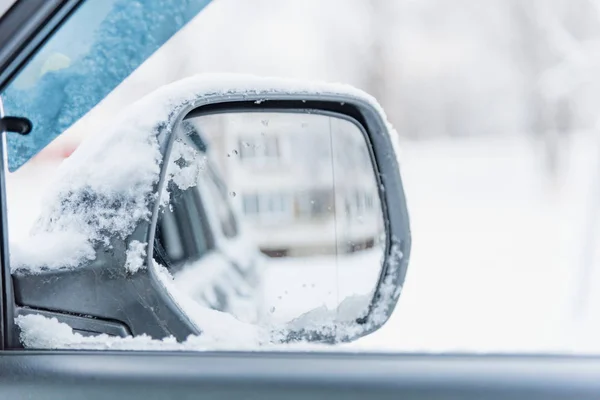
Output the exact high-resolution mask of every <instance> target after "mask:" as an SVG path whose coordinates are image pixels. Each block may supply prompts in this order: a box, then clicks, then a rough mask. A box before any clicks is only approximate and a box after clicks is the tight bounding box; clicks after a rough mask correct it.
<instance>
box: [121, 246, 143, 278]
mask: <svg viewBox="0 0 600 400" xmlns="http://www.w3.org/2000/svg"><path fill="white" fill-rule="evenodd" d="M126 256H127V259H126V261H125V268H126V269H127V271H129V272H131V273H132V274H135V273H136V272H138V271H139V270H140V269H142V268H143V267H144V261H145V257H146V243H142V242H140V241H138V240H132V241H131V243H129V248H128V249H127V253H126Z"/></svg>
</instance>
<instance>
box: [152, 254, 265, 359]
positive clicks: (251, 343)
mask: <svg viewBox="0 0 600 400" xmlns="http://www.w3.org/2000/svg"><path fill="white" fill-rule="evenodd" d="M152 268H154V270H155V271H156V272H157V276H158V278H159V280H160V282H161V283H162V285H163V286H164V288H165V290H166V292H167V293H169V295H171V298H172V299H173V300H174V301H175V303H177V305H178V306H179V307H180V308H181V310H183V312H184V313H185V314H186V315H187V316H188V318H190V320H191V321H192V323H194V324H195V325H196V326H197V327H198V328H199V329H200V330H201V331H202V335H201V336H208V337H210V338H211V340H212V341H214V342H223V343H225V344H228V345H235V346H238V347H257V346H259V345H262V344H266V343H269V342H270V341H271V338H270V333H269V332H268V331H267V330H265V329H263V328H261V327H259V326H257V325H253V324H250V323H246V322H243V321H240V320H239V319H237V318H235V317H234V316H232V315H230V314H227V313H224V312H221V311H216V310H213V309H211V308H209V307H206V306H202V305H201V304H200V303H198V302H196V301H194V300H193V299H192V298H191V297H190V296H188V295H187V294H186V293H184V292H183V291H181V290H178V289H177V286H176V284H175V282H174V280H173V276H172V275H171V274H170V273H169V271H168V270H167V269H166V268H165V267H163V266H162V265H160V264H158V263H156V262H153V265H152Z"/></svg>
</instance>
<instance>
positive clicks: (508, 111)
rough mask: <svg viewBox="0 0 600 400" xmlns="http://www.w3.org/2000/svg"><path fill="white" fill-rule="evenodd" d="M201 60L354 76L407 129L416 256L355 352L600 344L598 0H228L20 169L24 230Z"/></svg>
mask: <svg viewBox="0 0 600 400" xmlns="http://www.w3.org/2000/svg"><path fill="white" fill-rule="evenodd" d="M202 72H245V73H254V74H259V75H277V76H288V77H296V78H306V79H319V80H327V81H336V82H345V83H350V84H353V85H355V86H358V87H360V88H362V89H364V90H366V91H367V92H369V93H371V94H372V95H374V96H376V97H377V98H378V99H379V100H380V102H381V103H382V104H383V106H384V108H385V109H386V111H387V113H388V116H389V118H390V120H391V121H392V123H393V124H394V126H395V128H396V129H397V131H398V134H399V135H400V140H401V151H402V154H401V158H400V162H401V167H402V174H403V178H404V181H405V190H406V193H407V197H408V201H409V210H410V213H411V218H412V220H411V223H412V229H413V237H414V239H413V243H414V245H413V253H412V259H411V263H410V266H409V271H408V275H407V279H406V286H405V288H404V292H403V294H402V296H401V299H400V302H399V304H398V306H397V308H396V311H395V312H394V315H393V316H392V318H391V320H390V321H389V323H388V324H387V325H386V326H385V327H384V328H382V329H381V330H380V331H378V332H376V333H375V334H373V335H371V336H369V337H366V338H364V339H362V340H360V341H358V342H357V343H355V344H352V345H351V347H353V348H359V349H373V350H394V351H448V350H464V351H537V350H542V351H553V350H555V351H564V350H568V349H573V348H575V347H577V348H578V349H579V350H586V349H587V350H590V351H597V350H598V349H600V343H597V342H600V340H599V339H598V337H599V336H598V333H600V318H599V317H598V316H597V315H600V314H599V312H600V297H599V296H598V295H597V294H595V292H596V293H600V291H599V290H598V289H600V280H599V278H600V276H599V273H600V270H598V268H596V264H597V261H598V258H597V254H596V251H595V250H596V249H597V248H598V247H599V246H598V244H599V243H600V241H599V239H598V233H597V231H598V230H599V229H600V225H599V222H600V220H599V219H598V207H600V153H599V151H600V135H599V134H598V111H597V110H598V108H599V105H600V90H599V89H600V1H595V0H526V1H523V0H483V1H480V0H452V1H446V0H302V1H300V0H253V1H244V0H215V1H214V2H213V3H212V4H211V5H209V6H208V7H207V8H206V9H205V10H204V11H202V12H201V13H200V14H199V15H198V17H197V18H195V19H194V20H193V21H192V22H191V23H190V24H188V25H187V26H186V27H185V28H184V29H183V30H182V31H180V32H179V33H178V34H177V35H176V36H175V37H174V38H173V39H172V40H171V41H169V42H168V43H167V45H165V46H164V47H163V48H161V49H160V50H159V51H158V52H157V53H155V55H154V56H153V57H152V58H151V59H150V60H148V62H146V63H145V64H144V65H142V67H140V68H139V69H138V70H137V71H136V72H135V73H134V74H133V75H132V76H131V77H130V78H129V79H128V80H127V81H126V82H124V83H123V84H122V85H121V86H120V87H118V88H117V89H116V90H115V91H114V92H113V93H112V94H111V95H110V96H109V97H108V98H106V99H105V101H104V102H103V103H101V105H100V106H98V107H97V108H96V109H94V110H93V111H92V112H91V113H89V114H88V115H87V116H86V117H84V118H83V119H82V120H81V121H80V122H79V123H77V124H76V125H74V126H73V127H72V128H71V129H70V130H69V131H68V132H66V133H65V134H64V135H63V136H62V137H60V138H59V139H58V140H57V141H55V142H54V143H53V144H52V145H51V146H49V147H48V148H47V149H46V150H45V151H44V152H42V153H41V154H39V156H38V157H36V158H35V159H34V160H32V161H31V162H30V163H28V164H27V165H26V166H25V167H23V168H22V169H21V170H20V171H18V172H16V173H14V174H12V175H11V176H10V178H9V182H8V185H9V187H8V198H9V217H10V227H11V231H10V234H11V239H12V240H16V239H18V238H19V237H21V236H22V235H23V234H24V233H25V232H26V231H27V229H28V227H29V225H30V224H31V222H32V220H33V218H34V217H35V213H36V208H37V206H38V205H39V201H40V193H42V192H43V190H44V185H46V184H47V183H48V181H49V179H50V178H51V177H52V175H53V171H54V170H55V168H56V166H57V165H58V163H60V161H61V160H62V159H63V158H64V157H66V156H68V154H69V153H70V152H71V151H72V149H73V148H75V147H76V145H77V143H78V142H79V141H80V140H81V139H82V138H83V137H85V135H86V134H88V132H91V131H93V130H94V129H98V127H101V126H102V124H105V123H107V122H108V121H110V119H111V116H112V115H113V114H114V113H115V112H118V111H119V110H121V109H122V108H123V107H124V106H126V105H127V104H129V103H131V102H132V101H134V100H136V99H138V98H139V97H141V96H143V95H145V94H147V93H148V92H150V91H152V90H154V89H156V88H157V87H159V86H161V85H163V84H166V83H168V82H172V81H174V80H177V79H180V78H183V77H186V76H189V75H193V74H197V73H202Z"/></svg>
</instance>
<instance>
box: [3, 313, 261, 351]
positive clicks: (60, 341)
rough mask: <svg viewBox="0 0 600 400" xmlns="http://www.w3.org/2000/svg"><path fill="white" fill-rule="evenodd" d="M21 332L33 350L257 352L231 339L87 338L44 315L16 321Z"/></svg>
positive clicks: (22, 337)
mask: <svg viewBox="0 0 600 400" xmlns="http://www.w3.org/2000/svg"><path fill="white" fill-rule="evenodd" d="M15 322H16V324H17V325H18V326H19V328H20V330H21V334H20V339H21V343H23V345H24V346H25V347H26V348H31V349H54V350H58V349H78V350H172V351H176V350H196V351H207V350H229V349H242V348H246V349H248V350H250V349H254V348H256V345H254V344H251V345H249V346H247V347H245V346H244V345H243V342H241V343H240V342H232V341H228V340H227V336H225V337H224V338H219V339H218V340H215V338H214V337H212V336H208V335H199V336H196V335H191V336H190V337H189V338H188V339H187V340H186V341H184V342H182V343H179V342H177V340H176V339H175V338H174V337H172V336H170V337H166V338H164V339H162V340H157V339H152V338H151V337H150V336H147V335H139V336H135V337H133V336H127V337H123V338H122V337H115V336H109V335H106V334H102V335H96V336H83V335H81V334H79V333H77V332H74V331H73V329H72V328H71V327H70V326H69V325H67V324H64V323H62V322H58V320H57V319H56V318H46V317H44V316H41V315H35V314H30V315H21V316H18V317H17V318H16V319H15Z"/></svg>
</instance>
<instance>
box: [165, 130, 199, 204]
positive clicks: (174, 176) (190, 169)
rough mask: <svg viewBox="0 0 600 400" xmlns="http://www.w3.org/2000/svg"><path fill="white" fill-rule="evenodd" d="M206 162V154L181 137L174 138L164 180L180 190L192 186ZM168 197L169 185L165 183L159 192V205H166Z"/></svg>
mask: <svg viewBox="0 0 600 400" xmlns="http://www.w3.org/2000/svg"><path fill="white" fill-rule="evenodd" d="M206 164H207V158H206V155H204V154H201V153H200V152H199V151H197V150H196V149H195V148H194V147H192V146H190V145H188V144H186V143H185V141H184V139H183V138H176V139H175V141H174V142H173V147H172V148H171V154H170V156H169V163H168V165H167V176H166V181H167V182H173V183H174V184H175V185H176V186H177V187H178V188H179V189H180V190H186V189H189V188H191V187H194V186H196V185H197V183H198V177H199V176H200V174H201V173H202V171H203V170H204V169H205V168H206ZM170 199H171V192H170V187H169V185H165V187H164V188H163V191H162V194H161V199H160V202H161V205H162V206H166V205H168V204H169V200H170Z"/></svg>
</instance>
